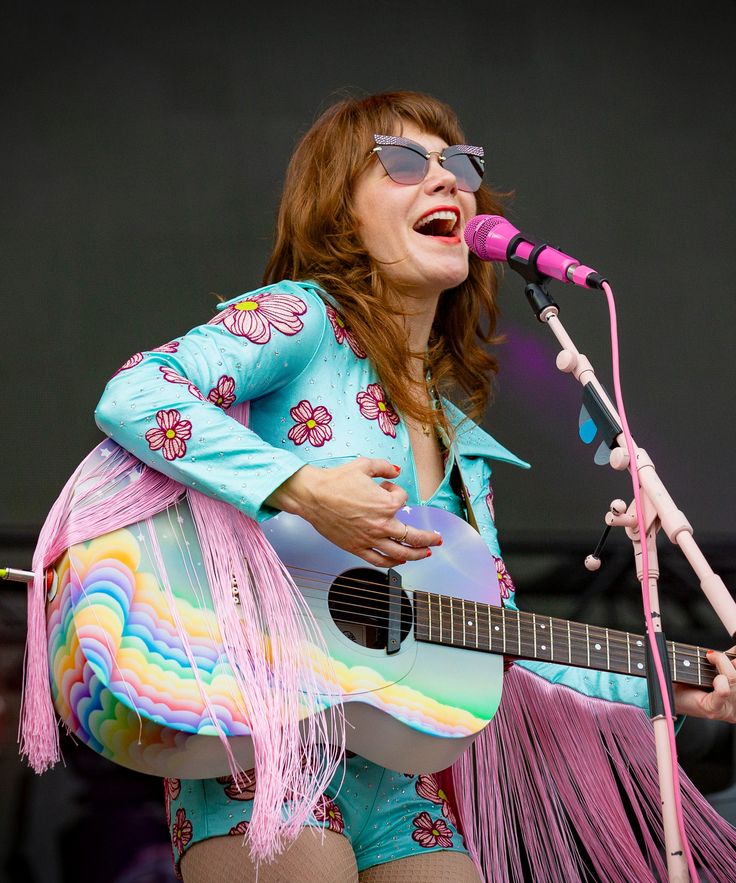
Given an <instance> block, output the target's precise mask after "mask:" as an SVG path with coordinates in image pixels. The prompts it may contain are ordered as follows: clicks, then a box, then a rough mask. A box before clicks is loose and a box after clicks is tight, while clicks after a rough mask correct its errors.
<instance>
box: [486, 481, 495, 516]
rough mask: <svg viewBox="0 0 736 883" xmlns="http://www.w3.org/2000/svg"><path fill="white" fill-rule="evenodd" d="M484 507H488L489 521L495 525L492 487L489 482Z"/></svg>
mask: <svg viewBox="0 0 736 883" xmlns="http://www.w3.org/2000/svg"><path fill="white" fill-rule="evenodd" d="M486 506H488V511H489V513H490V515H491V519H492V521H493V523H494V524H495V523H496V510H495V508H494V506H493V486H492V485H491V483H490V481H489V482H488V493H487V494H486Z"/></svg>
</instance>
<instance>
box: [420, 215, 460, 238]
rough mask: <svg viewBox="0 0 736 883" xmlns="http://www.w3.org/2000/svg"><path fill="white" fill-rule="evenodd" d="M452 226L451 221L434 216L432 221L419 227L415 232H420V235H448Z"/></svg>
mask: <svg viewBox="0 0 736 883" xmlns="http://www.w3.org/2000/svg"><path fill="white" fill-rule="evenodd" d="M454 226H455V224H454V222H453V221H446V220H444V219H443V218H435V219H434V220H433V221H430V222H429V223H428V224H424V225H423V226H422V227H420V228H419V230H418V231H417V232H418V233H421V234H422V236H449V235H450V233H452V228H453V227H454Z"/></svg>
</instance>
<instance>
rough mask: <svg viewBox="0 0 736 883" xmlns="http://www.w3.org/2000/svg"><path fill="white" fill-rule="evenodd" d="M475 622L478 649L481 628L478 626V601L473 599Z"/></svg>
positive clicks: (476, 646)
mask: <svg viewBox="0 0 736 883" xmlns="http://www.w3.org/2000/svg"><path fill="white" fill-rule="evenodd" d="M473 623H474V625H475V649H476V650H477V649H478V632H479V631H480V629H479V628H478V602H477V601H473Z"/></svg>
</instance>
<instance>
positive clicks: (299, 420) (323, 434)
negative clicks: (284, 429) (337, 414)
mask: <svg viewBox="0 0 736 883" xmlns="http://www.w3.org/2000/svg"><path fill="white" fill-rule="evenodd" d="M289 414H291V419H292V420H294V421H295V423H296V425H295V426H292V427H291V429H290V430H289V438H290V439H291V440H292V441H293V442H294V444H295V445H303V444H304V442H305V441H308V442H309V444H310V445H312V446H313V447H315V448H321V447H322V445H323V444H324V443H325V442H327V441H329V440H330V439H331V438H332V427H331V426H330V423H331V422H332V414H330V412H329V411H328V410H327V408H325V407H324V405H317V407H316V408H313V407H312V406H311V405H310V403H309V402H308V401H307V400H306V399H302V400H301V402H299V404H298V405H297V406H296V407H295V408H292V409H291V410H290V411H289Z"/></svg>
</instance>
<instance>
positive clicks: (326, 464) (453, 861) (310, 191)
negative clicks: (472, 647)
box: [97, 93, 736, 883]
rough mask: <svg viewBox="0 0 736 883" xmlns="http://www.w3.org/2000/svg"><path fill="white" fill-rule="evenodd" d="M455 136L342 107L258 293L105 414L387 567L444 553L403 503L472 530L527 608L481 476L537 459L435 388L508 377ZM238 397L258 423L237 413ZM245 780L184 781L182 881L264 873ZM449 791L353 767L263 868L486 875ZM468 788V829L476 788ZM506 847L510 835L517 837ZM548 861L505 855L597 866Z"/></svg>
mask: <svg viewBox="0 0 736 883" xmlns="http://www.w3.org/2000/svg"><path fill="white" fill-rule="evenodd" d="M464 141H465V139H464V137H463V134H462V132H461V131H460V128H459V126H458V123H457V121H456V118H455V117H454V115H453V114H452V112H451V111H450V110H449V108H447V107H446V106H445V105H443V104H442V103H440V102H438V101H437V100H435V99H433V98H431V97H429V96H425V95H419V94H415V93H393V94H385V95H378V96H373V97H370V98H367V99H363V100H346V101H343V102H341V103H339V104H337V105H335V106H334V107H332V108H330V109H329V110H328V111H327V112H326V113H325V114H324V115H323V116H322V117H321V118H320V119H319V120H318V121H317V123H316V124H315V125H314V126H313V128H312V129H311V130H310V132H308V134H307V135H306V136H305V137H304V138H303V140H302V141H301V143H300V144H299V146H298V147H297V149H296V151H295V154H294V156H293V158H292V161H291V164H290V167H289V171H288V175H287V180H286V184H285V188H284V194H283V198H282V202H281V210H280V213H279V219H278V224H277V234H276V243H275V247H274V250H273V253H272V256H271V259H270V261H269V264H268V268H267V271H266V275H265V280H264V281H265V283H266V287H265V288H263V289H259V290H258V291H255V292H251V293H249V294H246V295H243V296H242V297H239V298H236V299H234V300H233V301H231V302H229V303H227V304H223V305H221V308H220V312H219V313H218V315H217V316H216V317H215V318H214V319H213V320H212V321H211V322H210V323H209V324H208V325H207V326H202V327H201V328H198V329H194V331H192V332H190V333H189V334H187V335H185V336H184V337H182V338H180V339H178V340H176V341H173V342H172V343H171V344H168V345H165V346H164V347H161V348H160V349H159V350H157V351H150V352H147V353H143V354H136V356H135V357H133V358H132V359H131V360H129V362H128V363H126V365H124V366H123V368H122V369H121V370H120V371H119V372H118V374H117V375H116V377H115V378H113V380H112V381H111V382H110V384H109V386H108V388H107V390H106V392H105V394H104V396H103V398H102V400H101V402H100V405H99V408H98V411H97V419H98V423H99V425H100V427H101V428H102V429H103V430H104V431H105V432H107V433H108V434H109V435H110V436H111V437H112V438H113V439H115V440H116V441H117V442H118V443H119V444H121V445H122V446H123V447H125V448H127V449H128V450H130V451H132V452H133V453H134V454H135V455H136V456H137V457H139V458H140V459H141V460H143V461H144V462H145V463H147V464H148V465H150V466H153V467H154V468H155V469H156V470H160V471H162V472H164V473H166V474H167V475H169V476H171V477H173V478H175V479H176V480H178V481H180V482H182V483H184V484H186V485H189V486H190V487H196V488H197V489H198V490H201V491H203V492H204V493H205V494H207V495H210V496H213V497H216V498H219V499H221V500H225V501H227V502H228V503H230V504H232V505H234V506H235V507H237V508H239V509H240V510H241V511H243V512H245V513H246V514H248V515H250V516H251V517H253V518H255V519H256V520H258V521H263V520H265V519H267V518H268V517H269V516H271V515H273V514H274V513H276V512H277V511H285V512H290V513H294V514H296V515H299V516H301V517H302V518H303V519H306V520H307V521H308V522H310V523H311V524H312V525H313V526H314V527H315V528H316V530H317V531H319V533H321V534H322V535H323V536H324V537H326V538H327V539H328V540H329V541H330V542H332V543H334V544H335V545H337V546H340V547H342V548H343V549H346V550H348V551H350V552H352V553H354V554H356V555H358V556H359V557H360V558H362V559H364V560H365V561H366V562H369V563H371V564H374V565H379V566H382V567H400V565H401V564H402V563H405V562H407V561H417V560H420V559H422V558H426V557H429V556H430V555H431V551H432V548H434V547H436V546H438V545H440V544H441V543H442V537H441V536H440V535H438V534H436V533H435V532H433V531H426V530H419V529H416V528H414V527H407V526H406V525H405V524H404V523H403V522H402V520H401V519H400V518H398V517H397V513H399V510H400V509H401V508H402V507H403V506H404V505H406V504H407V503H409V504H418V503H420V502H421V503H428V504H430V505H432V506H436V507H439V508H444V509H447V510H449V511H451V512H453V513H454V514H456V515H459V516H461V517H467V518H474V520H475V522H476V523H477V526H478V529H479V530H480V532H481V534H482V536H483V538H484V540H485V541H486V543H487V545H488V547H489V549H490V551H491V553H492V554H493V555H494V557H495V558H496V562H497V571H498V578H499V582H500V585H501V589H502V596H503V597H504V598H505V603H506V604H508V605H513V585H512V583H511V581H510V578H509V577H508V574H507V573H506V571H505V568H504V567H503V562H502V560H501V557H500V552H499V550H498V546H497V541H496V530H495V526H494V524H493V508H492V492H491V489H490V485H489V478H490V462H491V461H492V460H494V459H500V460H505V461H507V462H512V463H515V464H517V465H522V466H524V465H526V464H523V463H522V462H521V461H519V460H518V459H517V458H516V457H514V455H513V454H511V453H510V452H508V451H506V450H505V449H504V448H502V447H501V446H500V445H499V444H498V443H497V442H495V441H494V440H493V439H492V438H490V436H487V435H486V434H485V433H484V432H482V431H481V430H480V429H479V428H478V427H477V426H475V424H473V423H472V422H470V421H466V420H465V419H464V417H463V414H462V413H461V412H460V411H458V410H457V409H456V408H455V407H454V406H452V405H451V404H450V403H449V402H447V401H442V400H441V398H440V393H441V392H444V391H448V390H452V391H454V392H455V393H460V394H461V395H462V396H463V398H464V400H465V403H466V407H467V408H468V412H469V414H470V415H471V416H475V417H477V416H479V415H480V414H481V413H482V411H483V409H484V407H485V405H486V404H487V401H488V390H489V378H490V376H491V375H492V374H493V373H494V372H495V370H496V363H495V360H494V359H493V358H492V357H491V356H490V355H489V354H488V353H487V351H486V349H485V347H484V345H486V344H489V343H492V342H493V339H494V338H493V334H494V327H495V319H496V307H495V301H494V294H495V276H494V273H493V270H492V268H491V266H490V265H489V264H484V263H481V262H480V261H477V260H476V259H475V258H472V257H471V258H470V259H469V256H468V250H467V248H466V246H465V244H464V241H463V237H462V232H463V228H464V226H465V224H466V223H467V221H468V220H469V219H470V218H471V217H473V216H474V215H475V214H477V213H498V212H499V211H500V209H501V206H500V202H499V199H498V197H497V196H495V195H493V194H492V193H491V192H490V191H488V190H486V189H485V188H483V187H482V186H481V177H482V173H483V159H482V150H481V149H480V148H475V147H471V146H467V145H465V144H464V143H463V142H464ZM282 280H292V281H282ZM246 401H250V402H251V410H250V422H249V429H248V430H243V429H242V427H237V424H235V423H234V422H233V420H232V419H231V417H230V416H229V415H228V411H229V410H230V409H231V408H232V407H234V406H235V405H236V404H237V403H242V402H246ZM236 427H237V431H235V428H236ZM463 487H464V488H465V491H463ZM718 667H719V670H720V671H721V675H720V676H719V678H717V680H716V685H715V689H714V691H713V692H711V693H698V692H697V691H695V692H690V693H687V694H683V695H682V696H681V697H680V699H679V705H678V707H679V709H680V710H681V711H689V712H691V713H692V712H696V711H700V713H704V714H708V715H710V716H719V717H730V718H731V719H733V718H734V717H736V699H734V691H733V689H731V687H730V685H729V683H728V677H727V675H728V673H729V672H730V673H731V675H732V674H733V672H732V669H731V667H730V663H728V661H727V660H726V659H725V657H719V659H718ZM528 668H529V669H531V670H533V671H534V672H536V674H537V675H541V676H542V678H545V679H547V680H548V681H554V682H555V683H563V684H566V685H567V686H569V687H572V688H573V689H574V690H575V691H577V695H587V696H595V697H599V698H602V699H606V700H616V701H617V702H619V703H624V704H628V705H631V706H638V707H639V708H644V707H645V705H646V701H645V700H646V697H645V695H644V691H642V690H640V686H639V683H638V682H637V683H633V682H634V681H636V679H630V680H631V683H630V682H629V680H627V679H623V678H619V677H616V676H613V675H607V674H605V675H604V674H593V673H585V674H583V673H581V672H580V671H577V670H574V669H563V668H561V667H559V666H551V665H543V664H537V665H529V666H528ZM515 677H516V676H515ZM519 677H521V676H519ZM526 678H527V681H529V680H531V681H533V682H536V681H538V680H539V678H534V677H532V676H529V675H527V676H526ZM522 680H523V678H522ZM540 683H541V681H540ZM519 689H520V690H521V689H526V688H524V687H519ZM529 689H536V688H534V687H532V688H529ZM559 692H560V693H562V691H559ZM545 696H546V694H545ZM622 707H623V706H619V708H622ZM576 713H577V712H576ZM580 713H581V715H584V714H586V713H587V712H580ZM489 738H490V737H489ZM530 750H531V749H530ZM511 764H512V760H511V759H509V768H510V767H511ZM466 772H467V769H466ZM472 772H473V770H471V771H470V774H471V775H472ZM467 778H468V776H466V780H467ZM252 781H253V780H252V777H249V776H245V777H244V778H243V779H242V780H241V781H239V782H238V781H233V779H232V778H229V779H226V780H224V781H213V780H205V781H200V780H197V781H179V780H172V781H171V782H169V786H168V790H169V799H170V813H171V822H172V825H171V827H172V836H173V839H174V844H175V847H176V849H177V857H179V858H180V869H181V873H182V875H183V878H184V880H185V883H198V881H208V883H216V881H219V880H222V881H225V880H228V881H241V880H242V881H246V880H255V879H256V868H255V866H254V865H253V864H252V863H251V861H250V859H249V857H248V852H247V850H244V849H243V848H242V837H241V836H232V835H233V834H242V833H244V832H246V831H247V830H248V824H249V820H250V810H249V806H250V798H252V796H253V791H252V788H251V786H252ZM446 781H447V780H446V779H439V778H436V777H431V776H419V777H415V776H405V775H403V774H401V773H396V772H393V771H390V770H385V769H382V768H380V767H377V766H376V765H375V764H372V763H370V762H368V761H365V760H364V759H363V758H360V757H350V758H349V759H348V761H347V770H346V772H345V778H344V781H342V775H341V773H340V772H338V773H337V774H336V777H335V779H334V780H333V782H332V783H331V785H330V787H329V788H328V789H327V790H326V791H325V795H324V798H323V800H322V801H321V802H320V803H319V804H318V805H316V806H315V809H314V812H313V818H312V820H311V822H310V825H309V826H307V830H305V831H304V832H303V833H302V834H300V835H299V836H298V838H297V839H296V841H295V842H294V844H293V845H292V846H291V847H290V848H289V849H288V850H287V851H286V852H285V853H284V854H283V855H281V856H279V857H278V858H277V859H276V860H275V861H274V862H273V863H272V864H266V865H262V866H261V867H260V872H259V876H258V879H259V880H260V881H261V883H267V881H276V880H300V881H309V880H315V881H316V880H320V881H323V883H324V881H348V880H360V881H362V883H367V881H379V880H381V881H394V880H395V881H399V880H410V879H411V880H416V881H421V880H426V881H436V880H443V879H446V880H453V881H468V883H470V881H477V880H479V879H480V877H479V871H478V869H477V866H476V863H474V861H473V860H471V858H470V857H469V855H468V852H467V851H466V848H465V846H464V845H463V839H462V837H461V835H460V831H459V829H458V825H457V821H456V812H457V807H456V806H453V804H452V801H451V800H450V796H451V795H450V794H449V791H450V786H449V785H446V786H445V787H442V786H443V784H444V783H445V782H446ZM455 781H459V779H457V778H456V780H455ZM548 785H549V783H548V784H547V785H545V786H544V787H548ZM549 786H550V787H551V785H549ZM530 787H531V786H530ZM256 788H257V783H256ZM530 794H531V791H530ZM458 798H459V801H460V803H463V804H464V806H465V816H466V817H465V819H464V822H465V825H466V833H469V832H470V828H471V827H472V820H471V819H469V818H467V815H468V811H467V804H468V796H467V794H465V795H458ZM531 802H533V801H531V799H530V803H531ZM587 811H588V810H587V809H585V812H587ZM529 812H530V813H531V814H533V810H532V809H531V807H530V808H529ZM569 812H570V814H571V818H572V819H573V820H574V819H575V811H574V810H572V809H570V810H569ZM623 815H624V816H625V812H624V813H623ZM515 824H517V825H520V826H521V829H522V834H525V835H526V834H529V832H526V831H524V830H523V824H522V822H521V821H517V822H516V823H515ZM550 824H552V823H551V822H550ZM566 824H567V823H564V822H562V823H560V829H562V828H565V825H566ZM714 824H715V822H714ZM511 827H513V825H512V826H511ZM310 828H311V830H310ZM314 828H318V829H321V830H320V832H319V833H320V835H321V836H319V837H315V836H314ZM494 836H495V835H494ZM503 836H505V838H506V841H507V842H512V841H514V840H518V836H517V833H516V831H515V830H514V831H511V832H510V833H509V832H508V831H507V833H506V834H505V835H503ZM529 836H531V835H530V834H529ZM555 836H557V835H555ZM566 836H567V840H565V842H566V843H567V845H568V846H569V847H570V849H571V850H572V849H577V847H575V846H574V844H573V838H571V837H570V836H569V832H568V834H567V835H566ZM602 836H603V835H601V837H602ZM498 837H499V838H501V837H502V834H501V833H500V830H499V833H498ZM559 838H560V839H561V840H562V839H564V838H563V835H562V834H559ZM597 838H598V835H597V834H595V833H594V834H591V835H590V837H589V839H590V840H591V841H593V840H595V839H597ZM581 839H582V840H583V844H582V846H583V849H582V850H578V851H577V852H576V855H578V856H584V855H585V850H586V849H587V850H588V852H589V853H590V854H591V855H592V856H593V863H594V864H596V862H597V854H596V852H595V850H596V848H597V846H596V845H595V844H594V843H592V842H590V843H588V842H586V840H585V835H581ZM542 840H544V838H542ZM517 847H518V843H517ZM535 851H536V850H535V848H533V847H529V848H528V850H527V857H526V859H520V858H519V857H518V856H516V857H513V856H512V857H511V858H508V860H507V861H508V864H509V865H510V866H511V867H512V868H513V869H515V870H512V872H511V873H515V874H517V876H518V874H520V873H522V872H523V869H522V864H521V862H522V861H527V862H528V864H529V867H530V868H531V872H532V873H534V874H535V875H536V879H541V878H542V877H541V876H540V871H539V868H540V867H545V868H547V873H548V878H549V879H560V880H562V879H565V880H570V879H573V876H572V873H573V870H575V873H576V875H577V874H583V873H584V872H583V871H582V870H580V869H581V867H582V865H583V864H584V861H585V859H584V858H579V859H577V858H576V859H575V860H570V861H571V863H568V864H565V861H564V860H563V861H562V862H561V860H560V859H554V860H553V859H552V858H548V859H547V858H544V857H542V859H541V861H542V864H541V865H539V861H540V859H539V856H538V855H535V854H534V853H535ZM608 851H609V852H610V853H612V852H615V850H612V849H609V850H608ZM623 851H624V852H625V850H623ZM486 852H487V850H486ZM501 853H503V850H501ZM501 853H499V854H498V855H496V856H495V857H493V858H492V857H490V856H489V855H488V854H486V856H485V861H486V871H485V873H486V875H487V876H489V877H490V875H491V874H493V875H494V877H495V876H496V875H498V877H499V878H503V879H505V878H506V874H507V871H506V870H505V869H502V868H501V866H500V862H501V857H500V856H501ZM473 854H474V855H476V854H477V853H476V850H475V848H474V849H473ZM637 854H638V859H637V860H638V862H639V865H636V863H635V862H634V865H633V866H631V867H633V868H634V870H632V874H634V875H636V879H645V876H644V873H645V865H646V859H643V858H642V856H641V853H640V852H639V853H637ZM650 860H652V859H651V855H650ZM627 861H629V862H631V861H633V859H631V858H630V857H628V858H627ZM616 862H617V859H616V858H615V857H612V858H611V859H610V864H606V860H601V861H598V863H597V864H596V867H597V868H598V870H599V873H601V874H603V873H604V871H602V870H601V868H602V867H605V868H606V871H605V873H606V874H607V875H608V877H607V879H627V877H626V876H625V875H624V871H623V870H622V868H621V865H617V864H616ZM571 869H573V870H571ZM617 875H618V876H617ZM576 878H577V876H576V877H575V879H576ZM633 878H634V877H633V876H632V877H631V878H630V879H633Z"/></svg>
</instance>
